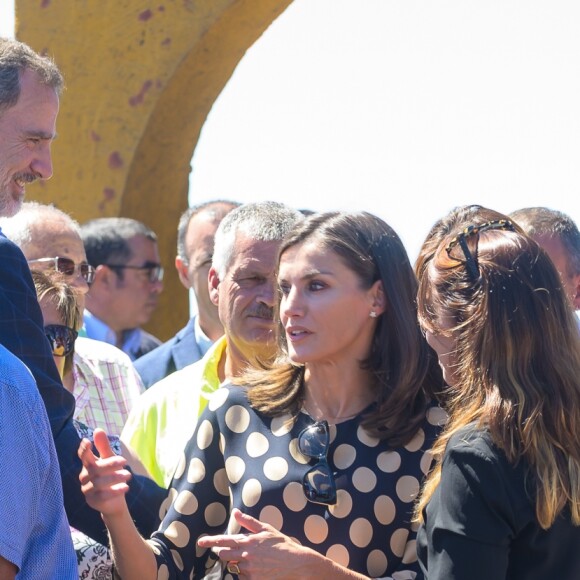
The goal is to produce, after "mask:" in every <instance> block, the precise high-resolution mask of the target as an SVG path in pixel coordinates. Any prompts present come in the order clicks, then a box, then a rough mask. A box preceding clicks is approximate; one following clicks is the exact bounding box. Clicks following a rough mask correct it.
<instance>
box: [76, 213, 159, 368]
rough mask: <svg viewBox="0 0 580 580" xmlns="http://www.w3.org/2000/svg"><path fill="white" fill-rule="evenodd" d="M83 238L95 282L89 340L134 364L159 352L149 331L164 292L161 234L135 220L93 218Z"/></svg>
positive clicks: (88, 320) (89, 303)
mask: <svg viewBox="0 0 580 580" xmlns="http://www.w3.org/2000/svg"><path fill="white" fill-rule="evenodd" d="M81 236H82V239H83V242H84V245H85V250H86V252H87V259H88V261H89V264H91V266H93V267H94V268H95V270H96V271H95V279H94V282H93V284H92V286H91V291H90V293H89V294H88V295H87V302H86V311H85V329H86V332H87V336H88V337H89V338H93V339H95V340H102V341H104V342H108V343H109V344H113V345H115V346H116V347H118V348H120V349H121V350H123V351H124V352H126V353H127V354H128V355H129V357H131V360H136V359H138V358H139V357H140V356H143V355H144V354H146V353H148V352H149V351H151V350H153V349H154V348H157V347H158V346H159V345H160V344H161V341H160V340H159V339H158V338H156V337H155V336H153V335H152V334H149V333H148V332H145V331H144V330H143V329H142V328H141V325H143V324H146V323H147V322H148V321H149V319H150V318H151V315H152V314H153V311H154V310H155V309H156V308H157V302H158V299H159V294H160V293H161V291H162V290H163V268H162V267H161V264H160V262H159V250H158V248H157V236H156V235H155V232H153V231H152V230H151V229H149V228H148V227H147V226H146V225H145V224H143V223H141V222H139V221H137V220H134V219H130V218H122V217H111V218H98V219H94V220H91V221H89V222H87V223H85V224H83V225H82V226H81Z"/></svg>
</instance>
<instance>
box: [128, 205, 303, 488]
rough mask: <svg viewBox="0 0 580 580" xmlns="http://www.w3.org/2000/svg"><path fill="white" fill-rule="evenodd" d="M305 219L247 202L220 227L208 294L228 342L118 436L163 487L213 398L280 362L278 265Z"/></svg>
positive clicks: (147, 400) (141, 405)
mask: <svg viewBox="0 0 580 580" xmlns="http://www.w3.org/2000/svg"><path fill="white" fill-rule="evenodd" d="M300 219H302V215H301V214H300V213H299V212H298V211H296V210H293V209H290V208H288V207H286V206H284V205H283V204H280V203H275V202H262V203H250V204H246V205H242V206H240V207H238V208H236V209H235V210H233V211H232V212H230V213H229V214H228V215H227V216H226V217H225V218H224V219H223V220H222V222H221V224H220V226H219V227H218V229H217V232H216V236H215V245H214V252H213V261H212V267H211V268H210V270H209V294H210V298H211V300H212V302H213V303H214V304H215V305H217V307H218V313H219V317H220V320H221V323H222V325H223V327H224V336H223V337H222V338H221V339H219V340H218V341H217V342H216V343H215V344H214V345H213V347H212V348H211V349H210V350H209V351H208V352H207V354H206V355H205V356H204V357H203V358H202V359H201V360H199V361H198V362H196V363H194V364H192V365H189V366H187V367H185V368H184V369H182V370H180V371H177V372H175V373H173V374H172V375H169V376H168V377H166V378H165V379H163V380H162V381H160V382H159V383H157V384H155V385H153V386H152V387H151V388H150V389H149V390H147V391H146V392H145V393H144V394H143V395H142V396H141V398H140V400H139V402H138V404H137V405H136V406H135V408H134V409H133V411H132V412H131V415H130V416H129V420H128V421H127V424H126V425H125V428H124V429H123V433H122V435H121V439H122V440H123V441H124V442H125V443H126V444H127V445H129V446H131V447H132V448H133V449H134V450H135V452H136V453H137V455H138V456H139V459H141V461H142V462H143V464H144V465H145V467H146V468H147V470H148V471H149V473H150V474H151V475H152V477H153V478H154V479H155V481H156V482H157V483H159V485H162V486H165V487H167V486H168V485H169V483H170V481H171V478H172V476H173V472H174V471H175V466H176V462H177V460H178V458H179V456H180V453H181V451H182V450H183V448H184V447H185V445H186V443H187V441H188V440H189V438H190V437H191V435H192V434H193V432H194V430H195V427H196V423H197V419H198V417H199V415H200V414H201V412H202V411H203V409H204V408H205V406H206V404H207V400H208V397H209V396H210V395H211V393H212V392H213V391H215V390H216V389H217V388H218V387H219V386H220V384H221V383H223V382H224V381H226V380H228V379H231V378H232V377H236V376H239V375H241V374H242V373H243V371H244V370H245V369H246V368H248V367H251V366H256V365H259V364H260V362H263V361H266V360H269V359H270V358H271V357H272V356H275V354H276V341H275V326H276V321H275V320H274V304H275V302H276V290H275V268H276V258H277V254H278V248H279V247H280V243H281V242H282V239H283V238H284V237H285V236H286V234H287V233H288V232H289V231H290V230H291V229H292V228H293V226H294V225H295V224H296V223H297V222H298V221H299V220H300Z"/></svg>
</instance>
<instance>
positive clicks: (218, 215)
mask: <svg viewBox="0 0 580 580" xmlns="http://www.w3.org/2000/svg"><path fill="white" fill-rule="evenodd" d="M239 206H240V204H239V203H238V202H237V201H229V200H227V199H215V200H212V201H204V202H202V203H198V204H197V205H192V206H191V207H189V208H187V209H186V210H185V211H184V212H183V213H182V214H181V217H180V218H179V224H178V226H177V256H178V257H179V258H181V260H182V261H183V263H184V264H185V265H186V266H187V265H189V256H188V255H187V247H186V244H185V238H186V237H187V230H188V229H189V222H190V221H191V220H192V218H193V217H194V216H196V215H198V214H200V213H206V214H208V215H209V216H211V219H212V220H214V221H215V222H219V221H221V220H222V219H223V218H224V217H225V216H226V215H227V214H228V213H229V212H230V211H232V209H234V208H236V207H239Z"/></svg>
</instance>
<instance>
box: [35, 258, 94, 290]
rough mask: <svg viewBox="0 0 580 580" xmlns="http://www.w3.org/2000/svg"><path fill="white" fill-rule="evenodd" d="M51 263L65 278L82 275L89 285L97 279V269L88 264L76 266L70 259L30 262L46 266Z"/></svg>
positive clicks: (43, 259)
mask: <svg viewBox="0 0 580 580" xmlns="http://www.w3.org/2000/svg"><path fill="white" fill-rule="evenodd" d="M50 262H52V267H53V268H54V269H55V270H56V271H57V272H60V273H61V274H64V275H65V276H77V275H79V274H80V275H81V277H82V278H83V279H84V280H85V281H86V283H87V284H92V283H93V280H94V279H95V269H94V268H93V267H92V266H91V265H90V264H87V263H86V262H82V263H81V264H75V262H74V260H71V259H70V258H62V257H60V256H57V257H56V258H39V259H38V260H28V263H29V264H45V263H50Z"/></svg>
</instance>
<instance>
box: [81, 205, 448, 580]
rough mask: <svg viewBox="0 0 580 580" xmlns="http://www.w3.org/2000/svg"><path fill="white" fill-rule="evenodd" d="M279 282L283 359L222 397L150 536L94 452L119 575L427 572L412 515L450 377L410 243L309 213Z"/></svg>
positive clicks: (360, 219)
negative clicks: (429, 338) (138, 526)
mask: <svg viewBox="0 0 580 580" xmlns="http://www.w3.org/2000/svg"><path fill="white" fill-rule="evenodd" d="M278 283H279V288H280V292H279V303H278V305H277V307H278V312H279V317H280V333H279V334H280V336H279V342H280V356H279V359H278V361H277V362H276V363H275V364H270V365H266V367H265V369H264V370H263V371H255V372H252V373H248V374H247V376H245V377H244V378H243V379H242V380H241V383H242V384H241V385H240V386H232V385H228V386H224V387H222V388H221V389H218V391H217V392H216V393H215V394H214V395H213V396H212V398H211V399H210V401H209V404H208V407H207V408H206V411H205V412H204V414H203V415H202V416H201V418H200V420H199V423H198V427H197V429H196V432H195V434H194V435H193V437H192V439H191V440H190V442H189V444H188V446H187V447H186V449H185V452H184V454H183V456H182V458H181V461H180V462H179V465H178V467H177V470H176V473H175V477H174V480H173V482H172V485H171V488H170V492H169V498H168V504H169V503H171V505H170V506H169V511H168V513H167V515H166V516H165V518H164V520H163V521H162V524H161V527H160V530H159V531H158V532H156V533H155V534H153V536H152V537H151V539H150V540H148V541H147V542H144V541H143V540H142V539H141V538H139V536H138V535H137V533H136V530H135V529H134V527H133V526H132V524H131V522H130V518H129V517H128V513H127V512H126V508H125V507H124V505H123V503H122V497H120V496H121V495H122V493H123V492H124V489H123V488H122V483H123V481H124V480H123V477H122V472H120V471H119V467H120V466H121V465H120V464H119V462H118V461H117V460H116V459H115V460H109V459H106V458H105V459H100V460H96V459H94V458H93V457H86V458H85V470H83V474H82V476H81V480H82V481H83V483H84V488H85V490H86V493H87V500H88V501H89V503H91V505H93V507H95V508H96V509H99V510H101V511H102V513H103V516H104V519H105V522H106V523H107V525H108V526H109V531H110V534H111V540H112V543H113V549H114V553H115V557H116V565H117V568H118V571H119V573H120V575H121V577H122V578H124V580H130V579H132V578H138V579H139V580H147V579H148V578H157V577H159V578H181V577H184V578H185V577H187V578H201V577H205V576H206V575H210V573H211V574H213V573H217V574H218V575H219V576H220V577H223V578H229V579H231V578H234V577H238V576H239V577H241V578H367V577H383V578H384V577H393V578H398V579H405V578H406V579H413V578H419V577H421V575H420V573H419V568H418V564H417V561H416V554H415V531H414V529H413V528H412V527H411V516H412V506H413V501H414V499H415V497H416V494H417V493H418V490H419V485H420V481H421V480H422V478H423V477H424V475H425V474H426V473H427V470H428V468H429V465H430V455H429V453H428V451H427V450H428V449H429V448H430V446H431V444H432V441H433V440H434V437H435V435H436V433H437V432H438V430H439V427H438V424H439V422H440V421H441V419H442V415H443V413H442V412H441V410H440V409H439V408H438V407H436V406H434V404H433V403H432V401H431V398H430V395H429V394H428V393H430V392H432V391H433V390H437V389H439V388H440V387H441V384H442V379H441V375H440V370H439V368H438V366H437V364H436V362H435V360H434V357H433V358H432V357H431V355H430V351H429V349H428V347H427V344H426V342H425V340H424V338H423V336H422V334H421V331H420V329H419V327H418V324H417V319H416V308H415V293H416V281H415V277H414V275H413V272H412V268H411V265H410V264H409V260H408V258H407V255H406V253H405V250H404V248H403V245H402V243H401V241H400V240H399V238H398V236H397V235H396V234H395V232H394V231H393V230H392V229H391V228H390V227H389V226H388V225H387V224H385V223H384V222H383V221H382V220H380V219H378V218H376V217H375V216H372V215H370V214H367V213H360V214H346V213H328V214H318V215H313V216H311V217H309V218H308V219H306V220H305V221H304V222H302V223H301V224H299V225H298V226H297V227H296V229H295V230H294V231H293V232H291V233H290V234H289V237H287V238H286V240H285V241H284V242H283V243H282V246H281V249H280V254H279V264H278ZM101 435H103V433H99V436H101ZM97 447H98V448H99V450H103V451H104V454H105V456H106V455H108V453H107V450H106V446H101V445H100V442H99V441H98V440H97ZM81 455H83V453H81Z"/></svg>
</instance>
